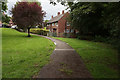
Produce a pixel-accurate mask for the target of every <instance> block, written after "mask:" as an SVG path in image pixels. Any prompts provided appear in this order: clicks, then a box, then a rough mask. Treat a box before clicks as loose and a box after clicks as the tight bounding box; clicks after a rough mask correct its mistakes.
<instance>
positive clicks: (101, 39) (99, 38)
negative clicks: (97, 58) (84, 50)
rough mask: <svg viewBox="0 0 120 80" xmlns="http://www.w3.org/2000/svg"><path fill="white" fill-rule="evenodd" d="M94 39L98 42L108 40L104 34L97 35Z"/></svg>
mask: <svg viewBox="0 0 120 80" xmlns="http://www.w3.org/2000/svg"><path fill="white" fill-rule="evenodd" d="M93 41H96V42H106V41H107V38H104V37H102V36H95V38H94V40H93Z"/></svg>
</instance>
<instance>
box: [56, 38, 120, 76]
mask: <svg viewBox="0 0 120 80" xmlns="http://www.w3.org/2000/svg"><path fill="white" fill-rule="evenodd" d="M54 38H56V39H59V40H62V41H65V42H66V43H68V44H69V45H70V46H71V47H73V48H74V49H75V50H76V51H77V53H79V55H80V56H81V57H82V59H83V61H84V63H85V65H86V67H87V68H88V70H89V71H90V73H91V74H92V76H93V77H94V78H118V77H119V73H118V68H117V66H118V57H117V56H118V52H117V50H115V49H113V48H112V46H111V45H108V44H104V43H99V42H92V41H85V40H78V39H72V38H58V37H54Z"/></svg>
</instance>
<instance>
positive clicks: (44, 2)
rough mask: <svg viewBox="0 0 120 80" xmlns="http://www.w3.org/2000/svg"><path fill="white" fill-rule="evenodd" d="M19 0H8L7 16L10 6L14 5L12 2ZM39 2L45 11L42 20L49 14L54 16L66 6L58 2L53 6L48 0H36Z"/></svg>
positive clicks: (48, 17) (47, 17)
mask: <svg viewBox="0 0 120 80" xmlns="http://www.w3.org/2000/svg"><path fill="white" fill-rule="evenodd" d="M17 1H19V0H8V3H7V5H8V11H7V14H8V15H9V16H11V15H10V10H11V9H12V7H14V4H16V2H17ZM38 1H39V2H40V3H41V6H42V9H43V11H45V12H46V13H47V14H46V17H44V20H49V19H51V16H52V15H53V16H56V15H57V13H58V12H60V13H62V10H65V9H66V8H67V7H65V6H63V5H61V4H60V3H57V5H56V6H53V5H52V4H50V2H49V0H38ZM65 12H67V10H65Z"/></svg>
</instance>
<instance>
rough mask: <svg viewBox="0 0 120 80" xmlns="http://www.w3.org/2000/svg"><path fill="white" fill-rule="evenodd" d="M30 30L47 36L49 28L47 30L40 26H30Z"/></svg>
mask: <svg viewBox="0 0 120 80" xmlns="http://www.w3.org/2000/svg"><path fill="white" fill-rule="evenodd" d="M30 32H31V33H34V34H39V35H44V36H47V34H48V32H49V30H47V29H46V28H44V29H41V28H31V29H30Z"/></svg>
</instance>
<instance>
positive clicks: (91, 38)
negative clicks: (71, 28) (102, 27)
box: [77, 35, 93, 40]
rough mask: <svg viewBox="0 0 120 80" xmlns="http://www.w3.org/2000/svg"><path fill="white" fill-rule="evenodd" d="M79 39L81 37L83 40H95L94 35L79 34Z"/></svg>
mask: <svg viewBox="0 0 120 80" xmlns="http://www.w3.org/2000/svg"><path fill="white" fill-rule="evenodd" d="M77 38H78V39H81V40H93V37H92V36H85V35H84V36H82V35H81V36H79V35H78V36H77Z"/></svg>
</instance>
